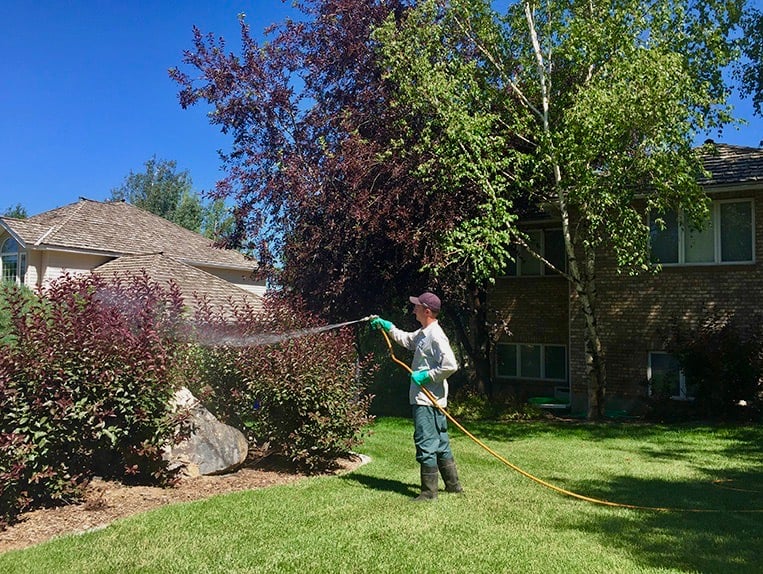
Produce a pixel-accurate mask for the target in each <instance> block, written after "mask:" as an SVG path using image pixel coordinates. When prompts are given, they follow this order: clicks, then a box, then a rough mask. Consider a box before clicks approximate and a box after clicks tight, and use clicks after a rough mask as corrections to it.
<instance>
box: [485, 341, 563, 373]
mask: <svg viewBox="0 0 763 574" xmlns="http://www.w3.org/2000/svg"><path fill="white" fill-rule="evenodd" d="M499 347H514V348H515V350H514V353H515V355H514V356H515V364H516V372H517V374H516V375H507V374H504V373H501V371H500V367H499V362H498V350H499V349H498V348H499ZM523 347H540V359H539V363H540V376H539V377H532V376H525V375H523V374H522V348H523ZM549 347H553V348H560V349H563V350H564V361H563V365H564V378H561V379H559V378H552V377H548V376H546V370H547V368H546V357H547V349H548V348H549ZM495 354H496V360H495V377H496V379H510V380H517V379H519V380H529V381H555V382H565V383H566V382H567V381H568V380H569V365H568V362H569V353H568V352H567V345H560V344H556V343H519V342H499V343H497V344H496V350H495Z"/></svg>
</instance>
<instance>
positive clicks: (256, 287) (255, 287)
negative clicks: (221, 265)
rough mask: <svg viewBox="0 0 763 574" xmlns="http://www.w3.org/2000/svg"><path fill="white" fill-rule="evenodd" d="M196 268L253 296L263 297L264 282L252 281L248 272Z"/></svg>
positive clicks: (259, 280)
mask: <svg viewBox="0 0 763 574" xmlns="http://www.w3.org/2000/svg"><path fill="white" fill-rule="evenodd" d="M198 268H199V269H201V270H203V271H206V272H207V273H210V274H211V275H214V276H215V277H219V278H220V279H223V280H225V281H228V282H229V283H233V284H234V285H237V286H239V287H241V288H242V289H245V290H247V291H249V292H250V293H254V294H255V295H259V296H263V295H264V294H265V281H264V280H261V279H254V278H253V277H252V274H251V273H250V272H248V271H232V270H229V269H218V268H214V267H202V266H198Z"/></svg>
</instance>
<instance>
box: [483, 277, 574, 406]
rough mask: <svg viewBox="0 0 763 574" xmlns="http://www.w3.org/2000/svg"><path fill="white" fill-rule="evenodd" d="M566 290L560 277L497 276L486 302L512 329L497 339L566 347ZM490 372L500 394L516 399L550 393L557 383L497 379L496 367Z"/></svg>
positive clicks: (567, 309)
mask: <svg viewBox="0 0 763 574" xmlns="http://www.w3.org/2000/svg"><path fill="white" fill-rule="evenodd" d="M568 293H569V283H568V282H567V280H566V279H564V278H563V277H559V276H546V277H503V278H499V279H497V280H496V282H495V285H494V287H493V289H492V290H491V291H490V294H489V305H490V308H491V310H493V311H496V312H498V314H499V316H500V317H501V318H503V319H506V320H508V328H509V330H510V332H511V334H506V335H504V336H502V337H501V339H500V342H506V343H527V344H535V343H543V344H555V345H565V346H567V345H568V343H569V330H568V317H569V296H568ZM568 357H569V351H568ZM493 364H494V365H495V361H493ZM493 375H494V388H495V391H496V392H497V393H498V394H499V395H506V394H509V393H510V394H512V395H513V396H514V397H516V398H517V399H519V400H526V399H527V398H529V397H532V396H553V395H554V388H555V387H557V386H560V382H558V381H554V382H551V381H537V380H527V379H503V378H502V379H498V378H497V377H495V368H494V371H493Z"/></svg>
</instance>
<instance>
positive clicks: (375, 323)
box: [371, 317, 394, 333]
mask: <svg viewBox="0 0 763 574" xmlns="http://www.w3.org/2000/svg"><path fill="white" fill-rule="evenodd" d="M371 327H372V328H373V329H384V331H385V332H386V333H389V330H390V329H391V328H392V327H394V325H393V324H392V323H390V322H389V321H385V320H384V319H382V318H381V317H374V318H373V319H371Z"/></svg>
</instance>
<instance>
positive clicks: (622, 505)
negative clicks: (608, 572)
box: [380, 329, 763, 512]
mask: <svg viewBox="0 0 763 574" xmlns="http://www.w3.org/2000/svg"><path fill="white" fill-rule="evenodd" d="M380 331H381V333H382V335H384V340H385V341H386V342H387V347H388V348H389V354H390V357H391V358H392V360H393V361H394V362H396V363H397V364H398V365H400V366H401V367H403V368H404V369H405V370H406V371H408V373H413V371H412V370H411V368H410V367H409V366H408V365H406V364H405V363H404V362H403V361H401V360H400V359H398V358H397V357H396V356H395V352H394V351H393V349H392V342H391V341H390V340H389V336H388V335H387V333H386V332H385V331H384V329H380ZM421 390H422V391H424V394H425V395H426V397H427V398H428V399H429V400H430V401H431V402H432V404H433V405H434V406H435V407H437V408H438V409H439V410H440V412H442V414H444V415H445V417H446V418H447V419H448V420H449V421H450V422H452V423H453V424H454V425H455V426H456V427H458V429H459V430H460V431H461V432H462V433H464V434H465V435H466V436H468V437H469V438H470V439H472V440H473V441H474V442H475V443H476V444H478V445H479V446H480V447H482V448H483V449H484V450H485V451H487V452H488V453H490V454H491V455H493V456H494V457H495V458H497V459H498V460H500V461H501V462H502V463H503V464H505V465H506V466H508V467H509V468H511V469H512V470H515V471H517V472H518V473H519V474H521V475H522V476H525V477H527V478H529V479H530V480H532V481H534V482H537V483H538V484H540V485H541V486H545V487H546V488H549V489H551V490H553V491H555V492H558V493H559V494H564V495H566V496H569V497H572V498H576V499H578V500H584V501H585V502H591V503H593V504H600V505H603V506H614V507H617V508H630V509H632V510H651V511H659V512H727V511H724V510H717V509H709V508H707V509H706V508H667V507H661V506H640V505H637V504H626V503H622V502H611V501H609V500H602V499H600V498H593V497H590V496H584V495H582V494H578V493H576V492H572V491H571V490H566V489H564V488H560V487H558V486H555V485H553V484H551V483H549V482H546V481H545V480H542V479H540V478H538V477H537V476H533V475H532V474H530V473H529V472H527V471H525V470H522V469H521V468H519V467H518V466H516V465H515V464H512V463H511V462H509V461H508V460H506V459H505V458H504V457H503V456H501V455H500V454H499V453H497V452H496V451H494V450H493V449H492V448H490V447H489V446H488V445H486V444H485V443H484V442H482V441H481V440H480V439H478V438H477V437H476V436H474V435H473V434H472V433H470V432H469V431H468V430H467V429H466V428H464V426H463V425H462V424H461V423H459V422H458V421H457V420H456V419H454V418H453V417H452V416H451V415H450V413H449V412H448V411H446V410H445V409H444V408H442V407H441V406H440V405H439V404H437V397H435V396H434V395H433V394H432V392H431V391H430V390H429V389H427V388H426V387H424V386H423V385H422V386H421ZM728 512H763V509H760V508H758V509H743V510H733V511H728Z"/></svg>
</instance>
